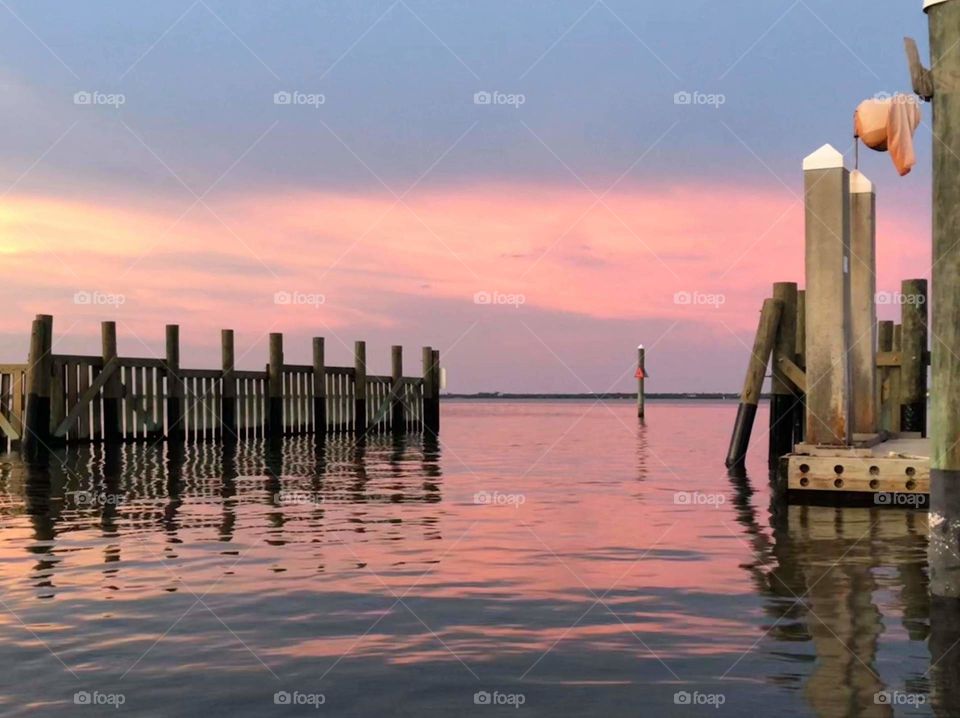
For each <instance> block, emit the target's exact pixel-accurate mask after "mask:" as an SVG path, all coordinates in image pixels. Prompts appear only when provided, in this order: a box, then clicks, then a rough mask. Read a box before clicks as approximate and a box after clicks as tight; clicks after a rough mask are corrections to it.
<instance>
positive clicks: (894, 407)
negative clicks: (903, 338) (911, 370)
mask: <svg viewBox="0 0 960 718" xmlns="http://www.w3.org/2000/svg"><path fill="white" fill-rule="evenodd" d="M877 353H878V354H879V355H881V356H883V357H884V359H885V358H886V357H887V356H890V355H892V353H893V321H891V320H886V319H885V320H883V321H880V322H878V323H877ZM894 370H895V368H894V367H892V366H888V365H884V366H880V367H878V368H877V406H878V407H879V420H878V426H879V428H880V429H882V430H883V431H887V432H896V431H899V430H900V400H899V398H898V396H899V392H898V393H897V394H894V379H893V375H894ZM896 371H897V372H898V373H899V371H900V370H899V367H897V368H896Z"/></svg>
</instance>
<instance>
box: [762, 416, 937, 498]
mask: <svg viewBox="0 0 960 718" xmlns="http://www.w3.org/2000/svg"><path fill="white" fill-rule="evenodd" d="M864 443H865V444H867V445H864V446H860V447H857V446H856V445H854V446H852V447H849V448H844V447H817V446H810V445H807V444H803V443H801V444H798V445H797V446H796V447H795V449H794V451H793V452H792V453H791V454H789V455H787V456H785V457H783V459H782V462H783V468H782V470H781V471H780V476H781V481H782V482H783V484H784V488H786V489H787V491H788V492H791V493H792V492H829V493H833V494H844V493H847V494H849V493H851V492H855V493H863V494H874V495H875V498H874V503H876V504H878V505H879V504H890V505H900V506H908V505H909V506H926V504H927V497H928V495H929V493H930V440H929V439H925V438H923V437H921V436H920V435H919V434H917V433H906V434H900V435H896V436H894V437H891V438H888V439H886V440H884V441H877V442H876V443H872V445H870V444H871V442H869V441H867V442H864ZM901 495H904V496H901ZM794 497H795V498H799V499H802V498H803V496H802V495H797V494H794ZM908 497H909V498H908Z"/></svg>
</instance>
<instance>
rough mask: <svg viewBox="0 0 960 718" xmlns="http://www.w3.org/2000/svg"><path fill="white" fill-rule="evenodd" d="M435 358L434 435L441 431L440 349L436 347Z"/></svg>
mask: <svg viewBox="0 0 960 718" xmlns="http://www.w3.org/2000/svg"><path fill="white" fill-rule="evenodd" d="M431 358H432V359H433V429H432V432H433V435H434V436H436V435H438V434H439V433H440V383H441V370H440V350H439V349H434V350H433V353H432V355H431Z"/></svg>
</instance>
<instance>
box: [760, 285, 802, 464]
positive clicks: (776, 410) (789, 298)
mask: <svg viewBox="0 0 960 718" xmlns="http://www.w3.org/2000/svg"><path fill="white" fill-rule="evenodd" d="M773 298H774V299H776V300H778V301H779V302H780V303H781V304H782V305H783V309H782V311H781V312H780V321H779V322H778V323H777V334H776V339H775V340H774V347H773V362H772V364H773V378H772V379H771V382H770V432H769V434H768V436H767V438H768V440H769V446H768V448H769V454H768V458H767V461H768V464H769V466H770V467H771V468H773V467H776V466H777V464H778V462H779V461H780V457H781V456H783V455H784V454H789V453H790V452H791V451H793V444H794V437H793V420H794V406H795V404H796V403H797V401H798V397H797V396H796V394H795V392H794V388H793V384H792V382H791V381H790V380H789V379H788V378H787V375H786V373H785V372H784V362H785V361H789V362H791V363H793V362H794V360H795V359H796V357H797V284H796V282H776V283H775V284H774V285H773Z"/></svg>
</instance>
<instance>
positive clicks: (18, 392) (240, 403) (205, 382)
mask: <svg viewBox="0 0 960 718" xmlns="http://www.w3.org/2000/svg"><path fill="white" fill-rule="evenodd" d="M52 332H53V318H52V317H51V316H49V315H38V316H37V318H36V319H35V320H34V323H33V333H32V335H31V351H30V357H29V358H28V361H27V363H25V364H3V365H0V436H2V441H3V443H4V444H6V448H14V447H18V446H19V447H21V448H24V449H25V450H27V451H30V450H39V449H43V448H53V447H56V446H62V445H64V444H77V443H85V442H99V441H104V442H108V443H109V442H128V441H155V442H159V441H165V440H166V441H188V442H200V441H209V440H216V441H237V440H243V439H254V438H272V437H281V436H296V435H304V434H317V435H326V434H333V433H350V434H354V435H365V434H370V433H386V432H393V433H406V432H429V433H432V434H437V433H439V428H440V426H439V422H440V412H439V394H440V392H439V384H440V381H439V379H440V370H439V362H440V357H439V352H437V351H436V350H434V349H432V348H431V347H424V348H423V352H422V360H423V373H422V375H421V376H413V377H405V376H403V350H402V347H399V346H394V347H393V348H392V350H391V367H392V372H391V375H389V376H386V375H382V376H381V375H373V374H369V373H368V372H367V361H366V345H365V343H364V342H362V341H358V342H356V345H355V349H354V354H355V361H354V366H352V367H335V366H327V365H326V363H325V359H324V340H323V338H322V337H316V338H314V339H313V361H312V363H311V364H302V365H301V364H288V363H285V362H284V360H283V336H282V335H281V334H271V335H270V353H269V362H268V363H267V365H266V367H265V369H263V370H253V371H248V370H239V369H236V368H235V366H234V335H233V331H232V330H229V329H225V330H223V332H222V335H221V358H222V362H221V364H222V365H221V367H220V368H219V369H187V368H183V367H181V366H180V344H179V327H178V326H177V325H173V324H171V325H167V328H166V355H165V357H163V358H159V357H120V356H118V355H117V349H116V326H115V324H114V323H113V322H103V323H102V325H101V335H102V340H103V352H102V355H101V356H88V355H74V354H55V353H53V351H52V347H53V342H52Z"/></svg>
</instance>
